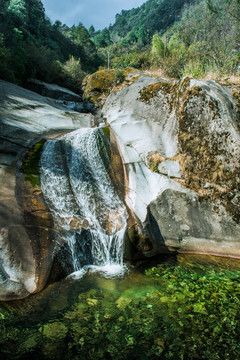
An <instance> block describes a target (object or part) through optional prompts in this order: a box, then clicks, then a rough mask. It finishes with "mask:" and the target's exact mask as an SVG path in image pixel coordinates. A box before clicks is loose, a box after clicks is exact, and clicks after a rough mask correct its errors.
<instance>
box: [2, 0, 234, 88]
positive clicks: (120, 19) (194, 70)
mask: <svg viewBox="0 0 240 360" xmlns="http://www.w3.org/2000/svg"><path fill="white" fill-rule="evenodd" d="M239 20H240V0H188V1H186V0H171V1H169V0H147V1H146V2H145V3H144V4H143V5H142V6H140V7H138V8H136V9H132V10H128V11H126V10H123V11H122V12H121V13H120V14H117V15H116V21H115V23H114V24H113V25H110V26H109V27H108V28H105V29H103V30H102V31H95V29H94V27H93V26H91V27H90V28H89V29H88V30H87V29H86V28H85V27H84V26H83V25H82V24H81V23H79V24H78V25H77V26H75V25H73V26H72V27H70V28H69V27H68V26H66V25H65V24H62V23H61V22H60V21H56V22H55V23H54V24H51V22H50V20H49V19H48V18H47V17H46V16H45V10H44V7H43V4H42V2H41V0H0V78H2V79H4V80H8V81H11V82H15V83H18V84H20V85H25V84H26V81H27V79H28V78H37V79H39V80H43V81H46V82H55V83H57V84H59V85H63V86H66V87H69V88H71V89H72V90H75V91H79V89H80V86H81V81H82V79H83V77H84V76H85V75H86V73H91V72H94V71H96V70H97V69H98V68H99V66H107V58H108V54H110V58H111V67H113V68H118V69H119V68H124V67H127V66H132V67H135V68H142V69H154V70H156V69H159V70H160V71H161V73H162V74H163V75H165V76H170V77H177V78H178V77H181V76H184V75H186V74H190V75H192V76H194V77H203V76H205V75H206V74H208V73H213V76H214V77H216V76H218V75H232V74H237V73H238V71H239V67H240V50H239V44H240V40H239V34H240V21H239Z"/></svg>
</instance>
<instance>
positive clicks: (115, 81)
mask: <svg viewBox="0 0 240 360" xmlns="http://www.w3.org/2000/svg"><path fill="white" fill-rule="evenodd" d="M139 76H140V72H139V71H138V70H137V69H133V68H124V69H121V70H119V69H111V70H99V71H97V72H95V73H93V74H91V75H88V76H86V77H85V78H84V80H83V91H84V94H83V97H84V99H85V100H87V101H90V102H91V103H93V105H95V106H96V107H102V106H103V105H104V102H105V100H106V98H107V96H108V95H109V94H110V92H111V91H112V90H115V91H119V90H120V89H122V88H123V87H125V86H129V85H131V84H132V83H133V82H134V81H136V79H137V78H138V77H139Z"/></svg>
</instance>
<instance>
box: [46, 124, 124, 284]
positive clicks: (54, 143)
mask: <svg viewBox="0 0 240 360" xmlns="http://www.w3.org/2000/svg"><path fill="white" fill-rule="evenodd" d="M109 161H110V159H109V154H108V144H106V137H105V135H104V133H103V131H102V130H101V129H99V128H84V129H79V130H76V131H74V132H71V133H68V134H66V135H64V136H62V137H61V138H59V139H56V140H49V141H48V142H47V144H46V146H45V149H44V151H43V154H42V158H41V186H42V190H43V194H44V197H45V200H46V202H47V204H48V206H49V208H50V210H51V212H52V214H53V218H54V220H55V228H56V232H57V234H58V238H57V241H58V242H59V244H63V243H66V244H67V245H68V248H69V250H70V253H71V259H72V261H71V262H72V270H73V272H74V276H75V277H76V276H82V274H83V273H84V272H85V271H86V268H87V267H88V266H91V268H92V270H98V271H102V272H104V273H105V274H106V276H108V275H111V274H116V273H121V272H122V271H124V266H123V238H124V233H125V229H126V219H127V211H126V208H125V205H124V204H123V202H122V201H121V200H120V199H119V197H118V195H117V193H116V191H115V189H114V187H113V185H112V183H111V180H110V177H109V175H108V173H107V170H106V167H107V166H108V163H109Z"/></svg>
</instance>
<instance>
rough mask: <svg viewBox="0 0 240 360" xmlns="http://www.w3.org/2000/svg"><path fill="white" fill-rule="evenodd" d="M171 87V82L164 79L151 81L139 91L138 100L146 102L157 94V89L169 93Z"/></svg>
mask: <svg viewBox="0 0 240 360" xmlns="http://www.w3.org/2000/svg"><path fill="white" fill-rule="evenodd" d="M172 88H173V84H172V83H171V82H168V81H164V80H163V81H158V82H154V83H151V84H149V85H147V86H145V87H144V88H143V89H142V90H141V91H140V100H141V101H143V102H145V103H147V104H148V103H149V102H150V100H151V99H152V98H154V97H156V96H157V95H158V93H159V91H161V92H162V93H163V94H170V93H171V90H172Z"/></svg>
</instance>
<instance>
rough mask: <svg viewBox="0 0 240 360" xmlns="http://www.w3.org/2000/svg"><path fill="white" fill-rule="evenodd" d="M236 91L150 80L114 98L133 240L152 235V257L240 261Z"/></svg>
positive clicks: (113, 121) (108, 107)
mask: <svg viewBox="0 0 240 360" xmlns="http://www.w3.org/2000/svg"><path fill="white" fill-rule="evenodd" d="M236 93H239V91H238V89H231V88H228V87H222V86H220V85H219V84H217V83H216V82H214V81H206V82H202V81H197V80H194V79H189V78H184V79H182V80H181V81H176V82H173V81H170V80H165V79H161V78H153V77H150V76H147V75H142V76H140V77H139V78H138V79H137V80H136V81H135V82H134V83H133V84H132V85H130V86H129V87H125V88H124V89H122V90H120V91H119V92H112V93H111V94H110V96H109V97H108V98H107V99H106V102H105V104H104V106H103V109H102V114H103V116H104V117H106V119H107V122H108V123H109V124H110V127H111V129H112V130H113V132H114V134H115V136H116V140H117V143H118V146H119V148H120V152H121V154H122V159H123V163H124V165H125V169H126V196H125V198H126V203H127V205H128V207H129V209H130V212H132V213H133V214H134V216H135V221H136V224H135V225H134V230H133V229H132V228H131V229H130V236H129V237H130V240H131V237H132V233H133V234H134V236H133V238H134V239H135V240H136V238H137V235H136V232H138V233H139V236H138V238H139V242H141V239H142V237H144V238H145V239H146V238H150V240H151V241H152V246H150V247H147V246H146V242H145V245H144V246H143V248H142V253H143V254H144V255H145V256H150V255H151V256H152V255H154V254H157V253H160V252H170V251H173V250H174V251H179V252H194V253H205V254H216V255H224V256H234V257H240V225H239V223H240V216H239V214H240V192H239V190H240V177H239V175H240V120H239V104H238V99H237V97H236ZM143 243H144V242H143ZM138 250H139V251H140V249H138Z"/></svg>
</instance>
